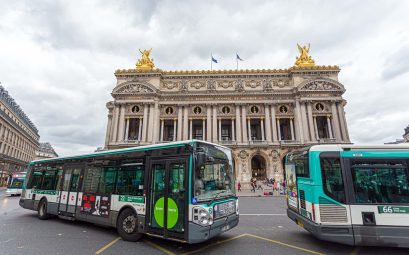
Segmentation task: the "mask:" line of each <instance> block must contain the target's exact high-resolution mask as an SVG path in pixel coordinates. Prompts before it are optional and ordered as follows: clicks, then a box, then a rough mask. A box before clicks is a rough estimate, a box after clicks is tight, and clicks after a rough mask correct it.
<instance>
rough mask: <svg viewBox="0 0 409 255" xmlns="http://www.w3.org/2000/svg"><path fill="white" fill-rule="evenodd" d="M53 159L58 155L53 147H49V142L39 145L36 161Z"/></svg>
mask: <svg viewBox="0 0 409 255" xmlns="http://www.w3.org/2000/svg"><path fill="white" fill-rule="evenodd" d="M55 157H58V154H57V153H56V152H55V150H54V148H53V146H51V144H50V143H49V142H43V143H40V145H39V146H38V149H37V150H36V158H35V159H36V160H37V159H46V158H55Z"/></svg>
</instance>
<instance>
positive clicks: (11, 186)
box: [6, 172, 26, 196]
mask: <svg viewBox="0 0 409 255" xmlns="http://www.w3.org/2000/svg"><path fill="white" fill-rule="evenodd" d="M25 178H26V172H21V173H15V174H13V175H12V176H11V177H10V178H9V180H8V183H7V190H6V194H7V195H10V196H17V195H21V192H22V189H23V183H24V179H25Z"/></svg>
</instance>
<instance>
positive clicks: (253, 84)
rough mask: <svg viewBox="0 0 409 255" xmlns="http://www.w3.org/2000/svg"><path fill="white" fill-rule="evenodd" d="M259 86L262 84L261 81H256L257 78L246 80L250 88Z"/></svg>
mask: <svg viewBox="0 0 409 255" xmlns="http://www.w3.org/2000/svg"><path fill="white" fill-rule="evenodd" d="M258 86H260V81H256V80H251V81H247V82H246V87H250V88H253V89H255V88H257V87H258Z"/></svg>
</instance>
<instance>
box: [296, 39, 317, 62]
mask: <svg viewBox="0 0 409 255" xmlns="http://www.w3.org/2000/svg"><path fill="white" fill-rule="evenodd" d="M297 46H298V50H299V51H300V56H299V57H297V58H296V59H297V61H295V65H296V66H299V67H306V66H307V67H308V66H315V61H314V60H313V59H312V58H311V56H310V55H309V54H308V53H309V51H310V44H308V48H307V46H303V47H301V46H300V45H299V44H298V43H297Z"/></svg>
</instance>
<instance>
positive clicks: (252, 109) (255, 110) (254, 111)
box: [250, 105, 259, 113]
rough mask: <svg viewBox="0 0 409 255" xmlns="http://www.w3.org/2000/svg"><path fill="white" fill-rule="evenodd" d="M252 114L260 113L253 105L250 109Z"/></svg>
mask: <svg viewBox="0 0 409 255" xmlns="http://www.w3.org/2000/svg"><path fill="white" fill-rule="evenodd" d="M250 112H251V113H258V112H259V109H258V107H257V106H255V105H253V106H252V107H251V108H250Z"/></svg>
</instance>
